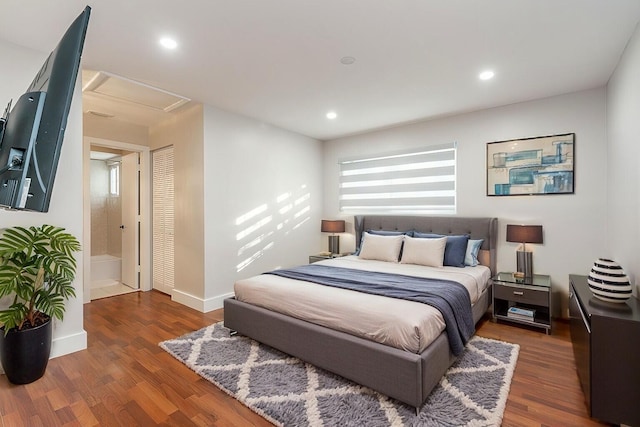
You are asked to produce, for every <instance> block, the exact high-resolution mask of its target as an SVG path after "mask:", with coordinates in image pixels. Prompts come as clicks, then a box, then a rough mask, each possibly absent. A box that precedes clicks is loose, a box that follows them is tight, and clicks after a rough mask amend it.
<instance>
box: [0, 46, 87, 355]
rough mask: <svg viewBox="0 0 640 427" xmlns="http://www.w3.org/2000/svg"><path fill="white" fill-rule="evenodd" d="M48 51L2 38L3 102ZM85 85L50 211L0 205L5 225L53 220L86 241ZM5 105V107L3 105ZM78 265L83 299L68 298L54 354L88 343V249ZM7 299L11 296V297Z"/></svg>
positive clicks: (22, 87)
mask: <svg viewBox="0 0 640 427" xmlns="http://www.w3.org/2000/svg"><path fill="white" fill-rule="evenodd" d="M47 55H48V53H41V52H35V51H31V50H29V49H25V48H21V47H18V46H16V45H13V44H10V43H6V42H4V41H2V40H0V57H1V58H5V59H6V61H4V60H3V65H2V67H3V71H2V78H0V102H2V103H6V102H8V101H9V99H10V98H14V100H17V98H18V96H20V95H21V94H22V93H23V92H24V91H25V90H26V89H27V87H28V86H29V84H30V83H31V80H32V79H33V77H34V76H35V74H36V73H37V71H38V70H39V69H40V66H41V65H42V63H43V62H44V61H45V60H46V58H47ZM81 99H82V97H81V93H80V84H79V82H78V83H77V84H76V90H75V93H74V98H73V103H72V104H71V111H70V113H69V118H68V122H67V129H66V131H65V138H64V144H63V146H62V152H61V154H60V161H59V164H58V171H57V174H56V179H55V184H54V187H53V193H52V196H51V204H50V206H49V212H47V213H39V212H23V211H6V210H0V228H4V227H10V226H14V225H21V226H31V225H36V226H37V225H42V224H51V225H57V226H61V227H64V228H66V229H67V231H68V232H69V233H71V234H73V235H74V236H76V237H77V238H78V240H80V241H82V237H83V235H82V232H83V230H82V185H83V184H82V181H83V180H82V167H81V165H82V108H81V107H82V105H81ZM3 109H4V107H3ZM76 259H77V261H78V269H77V274H76V280H75V281H74V282H73V283H74V286H75V289H76V294H77V298H75V299H72V300H70V301H69V302H68V303H67V311H66V314H65V317H64V321H63V322H58V321H56V322H54V330H53V347H52V356H54V357H55V356H60V355H63V354H67V353H71V352H74V351H77V350H81V349H84V348H86V347H87V338H86V332H85V331H84V329H83V307H82V300H83V289H82V275H83V267H82V266H83V252H79V253H77V254H76ZM5 303H6V301H5Z"/></svg>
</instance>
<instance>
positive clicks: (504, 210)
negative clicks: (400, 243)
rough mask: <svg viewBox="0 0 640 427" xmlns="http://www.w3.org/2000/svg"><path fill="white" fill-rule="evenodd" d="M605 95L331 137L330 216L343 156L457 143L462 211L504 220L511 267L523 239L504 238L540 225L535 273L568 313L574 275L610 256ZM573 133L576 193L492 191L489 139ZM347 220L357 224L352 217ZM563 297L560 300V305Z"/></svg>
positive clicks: (501, 246)
mask: <svg viewBox="0 0 640 427" xmlns="http://www.w3.org/2000/svg"><path fill="white" fill-rule="evenodd" d="M523 84H526V83H525V82H523ZM605 101H606V91H605V88H599V89H594V90H589V91H584V92H579V93H573V94H569V95H563V96H557V97H553V98H547V99H542V100H537V101H531V102H525V103H519V104H514V105H509V106H505V107H500V108H493V109H488V110H482V111H478V112H474V113H469V114H464V115H459V116H453V117H447V118H442V119H436V120H431V121H425V122H421V123H415V124H410V125H406V126H399V127H394V128H391V129H386V130H380V131H376V132H371V133H367V134H362V135H357V136H352V137H348V138H342V139H337V140H332V141H328V142H326V143H325V150H324V171H325V175H324V209H323V214H324V216H325V217H328V218H338V217H340V213H339V208H338V162H339V161H340V160H341V159H343V158H347V157H352V156H354V155H358V154H375V153H385V152H390V151H395V150H402V149H408V148H413V147H424V146H428V145H430V144H441V143H445V142H451V141H456V142H457V143H458V177H457V185H458V199H457V203H458V209H457V215H459V216H492V217H497V218H498V219H499V236H498V239H499V242H498V270H500V271H513V270H514V269H515V264H516V260H515V252H516V249H517V247H518V245H517V244H513V243H507V242H505V231H506V225H507V224H508V223H515V224H518V223H522V224H541V225H542V226H543V227H544V240H545V242H544V244H543V245H527V249H531V250H532V251H533V252H534V270H535V272H538V273H542V274H549V275H551V280H552V286H553V289H554V293H555V294H556V295H555V301H554V302H556V308H555V310H554V311H555V315H556V316H557V315H562V316H563V317H565V316H566V307H567V299H568V288H569V278H568V275H569V274H570V273H576V274H588V271H589V268H590V266H591V265H592V263H593V260H594V259H595V258H597V257H599V256H606V255H608V253H607V251H606V250H605V248H604V241H605V233H606V231H605V220H606V202H605V194H606V190H607V187H606V185H605V181H606V156H607V148H606V137H607V134H606V108H605ZM569 132H573V133H575V134H576V142H575V158H576V160H575V162H576V165H575V194H572V195H545V196H509V197H487V196H486V170H485V167H486V166H485V165H486V158H485V157H486V143H487V142H493V141H503V140H508V139H514V138H523V137H534V136H544V135H552V134H560V133H569ZM344 219H345V220H347V221H348V222H350V223H352V222H353V219H352V218H349V217H345V218H344ZM351 225H352V224H351ZM341 246H342V248H341V249H342V250H349V249H353V247H354V246H355V245H354V242H353V236H352V235H351V236H349V235H344V237H342V238H341ZM559 300H560V302H561V306H558V304H557V302H558V301H559ZM560 308H561V310H560Z"/></svg>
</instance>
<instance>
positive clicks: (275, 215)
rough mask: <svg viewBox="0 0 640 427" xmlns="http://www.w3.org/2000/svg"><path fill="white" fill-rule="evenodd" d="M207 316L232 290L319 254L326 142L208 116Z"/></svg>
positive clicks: (222, 115) (212, 112)
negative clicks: (257, 276)
mask: <svg viewBox="0 0 640 427" xmlns="http://www.w3.org/2000/svg"><path fill="white" fill-rule="evenodd" d="M204 140H205V144H204V163H205V171H204V174H205V180H204V183H205V189H204V192H205V205H204V208H205V213H204V215H205V260H206V261H205V286H206V294H205V298H206V306H207V307H208V309H212V308H216V307H220V306H221V304H222V299H223V298H224V297H225V296H228V295H229V294H230V293H231V292H233V283H234V282H235V281H236V280H237V279H239V278H244V277H249V276H252V275H255V274H258V273H262V272H264V271H268V270H271V269H274V268H276V267H280V266H282V267H290V266H293V265H299V264H304V263H306V262H308V256H309V255H310V254H314V253H317V252H318V251H319V250H320V246H321V243H320V239H321V234H320V220H321V215H320V214H321V212H322V174H323V168H322V161H321V159H322V143H321V142H319V141H316V140H314V139H311V138H308V137H305V136H301V135H298V134H296V133H293V132H289V131H285V130H283V129H280V128H277V127H275V126H271V125H268V124H265V123H262V122H259V121H256V120H253V119H250V118H247V117H242V116H239V115H236V114H232V113H228V112H224V111H221V110H219V109H216V108H214V107H210V106H205V110H204Z"/></svg>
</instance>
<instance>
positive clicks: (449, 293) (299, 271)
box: [266, 264, 475, 356]
mask: <svg viewBox="0 0 640 427" xmlns="http://www.w3.org/2000/svg"><path fill="white" fill-rule="evenodd" d="M266 274H274V275H276V276H282V277H287V278H289V279H296V280H304V281H306V282H313V283H317V284H320V285H325V286H333V287H336V288H342V289H349V290H352V291H358V292H364V293H368V294H373V295H382V296H386V297H390V298H399V299H405V300H409V301H417V302H421V303H424V304H428V305H430V306H432V307H435V308H437V309H438V310H439V311H440V313H442V317H443V318H444V321H445V324H446V332H447V337H448V338H449V345H450V346H451V352H452V353H453V354H454V355H456V356H459V355H460V354H461V353H462V351H463V350H464V346H465V344H466V343H467V341H469V339H470V338H471V337H472V336H473V334H474V332H475V324H474V322H473V314H472V312H471V298H470V297H469V291H467V289H466V288H465V287H464V286H462V285H461V284H460V283H458V282H454V281H452V280H441V279H428V278H423V277H414V276H406V275H400V274H390V273H379V272H374V271H363V270H356V269H352V268H342V267H330V266H326V265H317V264H310V265H302V266H300V267H295V268H289V269H283V270H274V271H270V272H268V273H266Z"/></svg>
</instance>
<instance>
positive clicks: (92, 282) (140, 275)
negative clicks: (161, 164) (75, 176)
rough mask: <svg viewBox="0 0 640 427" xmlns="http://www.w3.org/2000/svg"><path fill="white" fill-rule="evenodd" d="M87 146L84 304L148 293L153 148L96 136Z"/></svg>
mask: <svg viewBox="0 0 640 427" xmlns="http://www.w3.org/2000/svg"><path fill="white" fill-rule="evenodd" d="M85 147H86V148H87V153H86V154H87V155H86V156H85V162H86V163H85V171H88V173H85V179H86V178H88V179H86V180H85V182H87V183H88V185H87V186H86V188H85V238H84V247H85V248H88V249H90V253H91V256H90V257H85V259H88V260H89V262H85V264H84V267H85V272H84V288H85V296H86V297H85V302H89V301H91V300H95V299H99V298H104V297H109V296H114V295H120V294H123V293H129V292H136V291H138V290H148V289H149V287H150V285H149V283H148V282H149V273H148V269H149V255H148V250H149V249H148V248H149V247H150V237H149V230H148V223H149V221H148V219H147V218H148V208H147V206H148V203H149V202H148V198H149V196H148V179H147V172H146V171H147V169H148V168H147V167H146V164H148V157H149V149H148V147H144V146H137V145H133V144H127V143H118V142H117V141H107V140H98V139H95V138H85ZM87 157H88V158H87ZM87 175H88V176H87Z"/></svg>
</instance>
